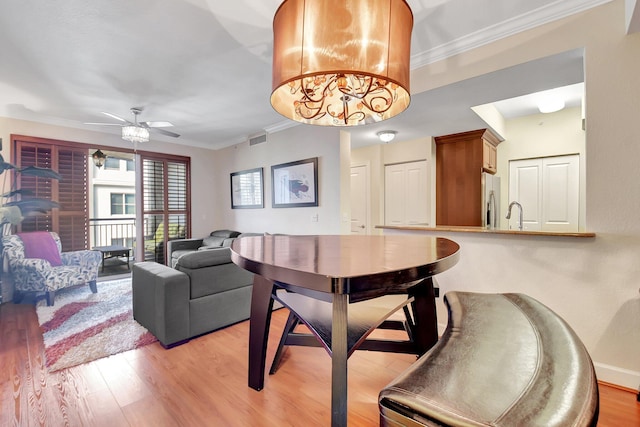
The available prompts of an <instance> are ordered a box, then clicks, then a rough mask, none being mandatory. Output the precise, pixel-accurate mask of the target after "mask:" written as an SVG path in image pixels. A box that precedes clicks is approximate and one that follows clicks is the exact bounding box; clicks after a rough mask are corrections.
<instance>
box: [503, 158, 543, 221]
mask: <svg viewBox="0 0 640 427" xmlns="http://www.w3.org/2000/svg"><path fill="white" fill-rule="evenodd" d="M513 201H516V202H518V203H520V205H522V213H523V215H522V219H523V221H522V229H523V230H530V231H540V229H541V224H542V219H541V214H542V209H541V204H542V164H541V161H540V159H527V160H517V161H511V162H509V204H510V203H511V202H513ZM507 212H508V211H507ZM507 212H505V215H506V213H507ZM519 215H520V212H519V210H518V207H517V206H515V205H514V206H513V207H512V208H511V218H510V219H509V230H517V229H518V221H519Z"/></svg>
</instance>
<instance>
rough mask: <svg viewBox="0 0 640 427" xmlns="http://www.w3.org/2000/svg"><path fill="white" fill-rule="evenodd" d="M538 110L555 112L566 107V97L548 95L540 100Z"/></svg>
mask: <svg viewBox="0 0 640 427" xmlns="http://www.w3.org/2000/svg"><path fill="white" fill-rule="evenodd" d="M537 103H538V110H540V112H541V113H555V112H556V111H560V110H562V109H563V108H564V99H562V98H559V97H557V96H546V97H544V98H540V99H539V100H538V102H537Z"/></svg>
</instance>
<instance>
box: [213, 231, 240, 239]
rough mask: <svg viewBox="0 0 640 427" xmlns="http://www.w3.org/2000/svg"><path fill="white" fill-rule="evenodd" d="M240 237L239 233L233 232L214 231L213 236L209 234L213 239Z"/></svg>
mask: <svg viewBox="0 0 640 427" xmlns="http://www.w3.org/2000/svg"><path fill="white" fill-rule="evenodd" d="M239 235H240V232H239V231H233V230H215V231H212V232H211V234H209V236H212V237H227V238H228V237H238V236H239Z"/></svg>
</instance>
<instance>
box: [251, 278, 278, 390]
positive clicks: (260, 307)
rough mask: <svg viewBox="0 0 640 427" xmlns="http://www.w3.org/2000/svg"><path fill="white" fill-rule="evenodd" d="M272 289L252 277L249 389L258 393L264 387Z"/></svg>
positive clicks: (261, 280) (266, 281) (265, 280)
mask: <svg viewBox="0 0 640 427" xmlns="http://www.w3.org/2000/svg"><path fill="white" fill-rule="evenodd" d="M273 288H274V284H273V282H271V281H269V280H267V279H265V278H264V277H262V276H260V275H257V274H255V275H254V276H253V290H252V293H251V320H250V323H249V387H251V388H252V389H254V390H258V391H260V390H262V388H263V387H264V368H265V365H266V363H265V361H266V358H267V339H268V338H269V326H270V323H271V310H272V308H273V299H272V298H271V293H272V292H273Z"/></svg>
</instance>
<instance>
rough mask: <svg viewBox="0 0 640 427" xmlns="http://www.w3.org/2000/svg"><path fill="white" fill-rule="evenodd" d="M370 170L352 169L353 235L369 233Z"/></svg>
mask: <svg viewBox="0 0 640 427" xmlns="http://www.w3.org/2000/svg"><path fill="white" fill-rule="evenodd" d="M368 218H369V168H368V166H354V167H352V168H351V233H352V234H368V233H369V220H368Z"/></svg>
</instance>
